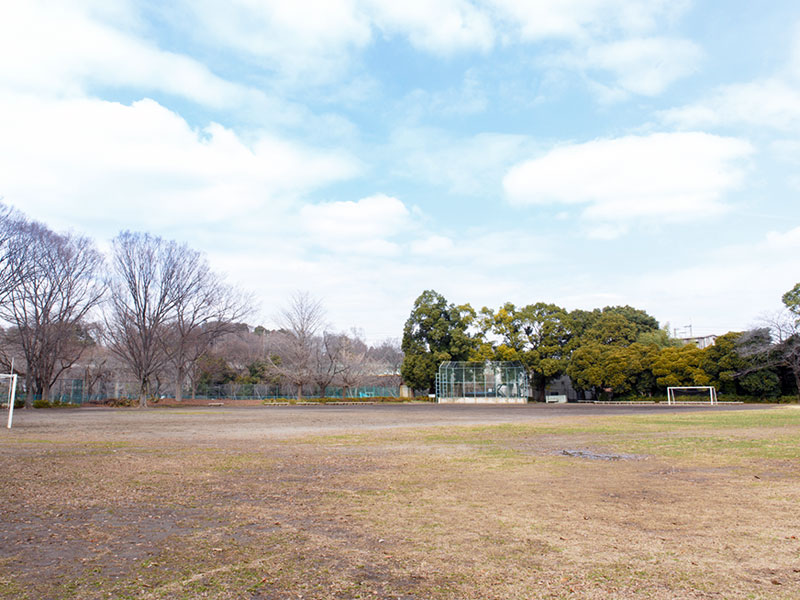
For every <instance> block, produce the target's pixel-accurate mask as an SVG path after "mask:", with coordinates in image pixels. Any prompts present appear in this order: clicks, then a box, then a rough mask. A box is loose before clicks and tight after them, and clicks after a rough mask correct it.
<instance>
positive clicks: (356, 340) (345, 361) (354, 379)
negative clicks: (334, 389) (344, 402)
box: [336, 330, 371, 397]
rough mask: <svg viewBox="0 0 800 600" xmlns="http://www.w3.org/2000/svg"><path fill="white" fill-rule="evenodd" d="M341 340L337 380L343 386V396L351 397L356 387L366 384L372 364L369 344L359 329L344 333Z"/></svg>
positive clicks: (340, 337)
mask: <svg viewBox="0 0 800 600" xmlns="http://www.w3.org/2000/svg"><path fill="white" fill-rule="evenodd" d="M339 340H340V341H339V344H340V349H339V356H338V360H339V364H340V369H339V373H338V376H337V378H336V381H337V383H339V384H340V385H341V386H342V396H343V397H349V396H350V394H351V392H352V389H353V388H354V387H358V386H360V385H364V382H365V380H366V378H367V377H368V376H369V374H370V371H371V365H370V362H369V360H368V348H367V345H366V344H365V343H364V341H363V340H362V339H361V335H360V334H359V332H358V331H356V330H353V331H352V335H345V334H342V335H341V336H339Z"/></svg>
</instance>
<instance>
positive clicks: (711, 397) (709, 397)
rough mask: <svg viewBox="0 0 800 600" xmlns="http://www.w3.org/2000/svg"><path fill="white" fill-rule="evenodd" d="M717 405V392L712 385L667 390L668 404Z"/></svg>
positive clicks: (669, 388) (677, 387)
mask: <svg viewBox="0 0 800 600" xmlns="http://www.w3.org/2000/svg"><path fill="white" fill-rule="evenodd" d="M679 403H681V404H682V403H692V404H698V403H704V404H717V390H716V388H715V387H713V386H710V385H688V386H675V387H668V388H667V404H679Z"/></svg>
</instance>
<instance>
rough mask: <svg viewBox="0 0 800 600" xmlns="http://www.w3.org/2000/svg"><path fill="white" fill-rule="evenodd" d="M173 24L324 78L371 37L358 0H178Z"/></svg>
mask: <svg viewBox="0 0 800 600" xmlns="http://www.w3.org/2000/svg"><path fill="white" fill-rule="evenodd" d="M170 14H171V18H172V21H173V24H174V26H175V27H177V28H183V29H184V30H185V31H186V32H187V33H189V34H191V35H193V36H194V37H195V39H196V41H197V42H198V43H202V44H207V45H211V46H222V47H224V48H227V49H232V50H234V51H235V52H237V53H240V54H241V55H244V56H246V57H248V58H249V62H254V63H256V64H257V66H259V67H262V68H264V69H266V70H268V71H273V72H276V73H279V74H281V75H284V76H288V77H290V78H294V77H300V76H302V77H304V78H307V79H308V78H310V80H311V81H313V82H320V81H322V82H326V81H329V80H331V79H332V78H334V79H335V78H336V77H337V76H338V75H340V74H341V73H342V70H343V68H344V66H345V63H346V62H347V61H348V60H349V52H350V51H351V50H352V49H356V48H362V47H364V46H365V45H366V44H368V43H369V42H370V40H371V38H372V32H371V24H370V20H369V18H368V17H367V16H366V15H365V14H364V13H363V12H362V11H361V10H359V8H358V6H357V3H356V2H355V1H354V0H299V1H294V2H285V1H283V0H265V1H253V0H232V1H227V0H226V1H221V0H200V1H199V2H196V1H191V2H190V1H188V0H186V1H184V2H180V3H178V7H173V9H172V11H171V13H170Z"/></svg>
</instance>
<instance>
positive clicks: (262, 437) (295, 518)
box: [0, 405, 800, 600]
mask: <svg viewBox="0 0 800 600" xmlns="http://www.w3.org/2000/svg"><path fill="white" fill-rule="evenodd" d="M0 456H1V457H2V458H3V465H4V469H3V476H2V479H0V482H1V483H0V507H2V508H0V511H2V512H1V513H0V514H2V517H0V524H1V526H2V528H1V529H0V598H9V599H10V598H15V599H16V598H30V599H40V598H53V599H62V598H65V599H67V598H76V599H77V598H80V599H84V598H86V599H94V598H141V599H148V598H152V599H162V598H164V599H165V598H220V599H222V598H225V599H228V598H248V599H273V598H274V599H278V598H306V599H309V598H320V599H329V598H330V599H334V598H335V599H345V598H404V599H412V598H413V599H425V598H432V599H439V598H441V599H445V598H446V599H454V600H455V599H466V598H476V599H477V598H497V599H501V598H502V599H505V598H520V599H522V598H659V599H660V598H663V599H667V598H743V599H744V598H800V514H798V510H797V507H798V505H800V503H799V502H798V501H800V409H798V408H797V407H760V406H757V407H754V406H724V407H723V406H720V407H714V408H713V409H709V408H708V407H703V408H700V407H671V408H668V407H658V406H642V407H626V406H591V405H587V406H584V405H568V406H544V405H528V406H508V407H502V406H500V407H498V406H483V407H482V406H446V407H445V406H435V405H403V406H320V407H253V408H233V407H220V408H198V407H186V408H156V409H148V410H136V409H78V410H75V409H69V410H66V409H65V410H56V409H52V410H34V411H18V412H16V413H15V427H14V429H12V430H10V431H7V430H5V429H4V430H3V431H2V432H0Z"/></svg>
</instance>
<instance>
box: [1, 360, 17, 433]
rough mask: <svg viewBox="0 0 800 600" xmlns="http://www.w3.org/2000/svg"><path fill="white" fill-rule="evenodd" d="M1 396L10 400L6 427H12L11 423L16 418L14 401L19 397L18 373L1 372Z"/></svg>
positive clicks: (7, 400)
mask: <svg viewBox="0 0 800 600" xmlns="http://www.w3.org/2000/svg"><path fill="white" fill-rule="evenodd" d="M0 390H2V392H0V394H1V396H0V398H4V399H5V400H6V402H8V425H6V427H7V428H8V429H11V423H12V421H13V420H14V401H15V400H16V399H17V375H16V374H15V373H2V374H0Z"/></svg>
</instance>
